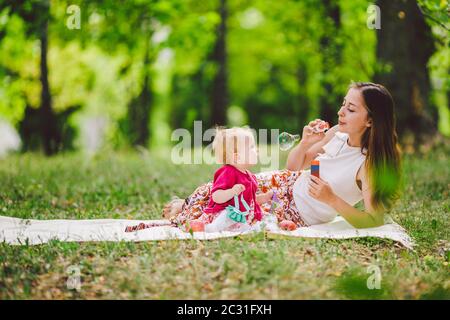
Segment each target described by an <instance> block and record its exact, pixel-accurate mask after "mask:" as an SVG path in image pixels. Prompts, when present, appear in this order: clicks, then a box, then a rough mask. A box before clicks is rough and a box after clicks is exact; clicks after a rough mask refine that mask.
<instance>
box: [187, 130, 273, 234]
mask: <svg viewBox="0 0 450 320" xmlns="http://www.w3.org/2000/svg"><path fill="white" fill-rule="evenodd" d="M212 146H213V150H214V155H215V158H216V161H217V162H218V163H221V164H223V166H222V167H221V168H219V169H218V170H217V171H216V173H215V174H214V180H213V185H212V188H211V191H210V192H211V198H210V200H209V203H208V205H207V206H206V208H204V210H203V214H202V215H201V216H200V217H199V218H198V219H196V220H193V221H190V222H188V224H189V226H188V228H189V227H190V228H191V229H192V230H193V231H205V232H218V231H245V230H247V229H248V228H249V225H251V224H253V223H254V222H256V221H261V219H262V211H261V207H260V206H259V205H260V204H262V203H264V202H267V201H269V200H270V199H271V198H272V195H273V193H272V192H271V191H270V192H267V193H264V194H259V195H256V191H257V189H258V184H257V181H256V177H255V175H254V174H252V173H251V172H249V171H248V169H249V168H250V167H252V166H254V165H255V164H257V162H258V153H257V150H256V144H255V139H254V137H253V134H252V132H251V131H250V129H246V128H231V129H217V131H216V136H215V138H214V141H213V145H212ZM228 206H233V207H234V206H236V208H239V210H240V212H241V213H244V215H245V219H244V221H242V222H237V221H236V220H234V219H231V218H230V211H229V210H227V207H228Z"/></svg>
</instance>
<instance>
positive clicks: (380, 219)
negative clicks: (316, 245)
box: [164, 83, 401, 228]
mask: <svg viewBox="0 0 450 320" xmlns="http://www.w3.org/2000/svg"><path fill="white" fill-rule="evenodd" d="M338 116H339V119H338V121H339V122H338V125H336V126H334V127H333V128H331V129H330V130H329V131H328V132H327V133H314V132H313V131H312V127H313V126H314V125H315V124H316V123H317V121H319V120H315V121H312V122H310V123H309V125H308V126H305V127H304V128H303V134H302V139H301V141H300V143H299V144H298V145H297V146H296V147H295V148H294V149H293V150H292V151H291V152H290V153H289V156H288V160H287V165H286V169H285V170H281V171H275V172H270V173H260V174H257V175H256V176H257V180H258V183H259V189H260V191H262V192H266V191H268V190H270V189H273V190H274V191H275V192H276V194H277V197H278V198H279V199H280V200H281V203H282V206H280V207H279V208H278V209H277V210H276V211H275V213H276V215H277V218H278V221H283V220H290V221H293V222H294V223H296V224H297V225H298V226H308V225H314V224H320V223H326V222H330V221H332V220H333V219H334V218H335V217H336V215H338V214H339V215H341V216H342V217H343V218H344V219H345V220H347V221H348V222H349V223H350V224H351V225H352V226H354V227H356V228H369V227H376V226H380V225H382V224H383V223H384V213H385V211H386V210H387V209H389V208H390V207H391V206H392V204H393V202H394V200H395V199H396V198H398V194H399V189H400V171H401V170H400V151H399V147H398V144H397V134H396V131H395V117H394V101H393V99H392V96H391V95H390V93H389V92H388V90H387V89H386V88H384V87H383V86H382V85H379V84H374V83H353V84H352V85H351V86H350V88H349V90H348V92H347V95H346V96H345V98H344V101H343V104H342V106H341V108H340V110H339V112H338ZM314 159H316V160H319V162H320V178H317V177H314V176H312V175H310V171H309V170H304V169H306V168H308V167H309V165H310V163H311V161H312V160H314ZM210 187H211V183H208V184H205V185H203V186H200V187H199V188H197V190H196V191H195V192H194V193H193V194H192V195H191V196H190V197H189V198H187V199H186V200H185V201H183V200H178V201H172V202H171V203H169V204H168V205H166V207H165V209H164V216H165V217H170V218H171V219H172V220H175V221H177V222H179V223H184V222H186V221H187V220H193V219H197V218H198V217H199V216H200V215H202V214H204V213H203V208H204V206H205V205H206V204H207V203H208V200H209V197H210V192H209V190H210ZM361 200H362V201H363V202H364V208H365V210H364V211H362V210H359V209H357V208H355V207H354V206H355V205H356V204H357V203H358V202H360V201H361ZM269 208H270V204H268V205H266V206H265V207H263V209H264V210H266V211H268V210H269Z"/></svg>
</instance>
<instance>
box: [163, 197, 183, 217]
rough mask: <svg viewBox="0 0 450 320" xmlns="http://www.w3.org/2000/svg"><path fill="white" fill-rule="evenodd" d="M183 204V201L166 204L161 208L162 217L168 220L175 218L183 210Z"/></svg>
mask: <svg viewBox="0 0 450 320" xmlns="http://www.w3.org/2000/svg"><path fill="white" fill-rule="evenodd" d="M183 203H184V200H183V199H174V200H172V201H170V202H169V203H167V204H166V205H165V206H164V208H163V217H164V218H166V219H169V218H172V217H174V216H176V215H177V214H178V213H180V212H181V210H182V209H183Z"/></svg>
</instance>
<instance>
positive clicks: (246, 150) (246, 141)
mask: <svg viewBox="0 0 450 320" xmlns="http://www.w3.org/2000/svg"><path fill="white" fill-rule="evenodd" d="M237 150H238V153H237V159H236V163H237V164H239V165H245V166H253V165H255V164H257V163H258V149H257V147H256V143H255V139H254V138H253V135H251V134H250V135H245V136H242V137H239V139H238V148H237Z"/></svg>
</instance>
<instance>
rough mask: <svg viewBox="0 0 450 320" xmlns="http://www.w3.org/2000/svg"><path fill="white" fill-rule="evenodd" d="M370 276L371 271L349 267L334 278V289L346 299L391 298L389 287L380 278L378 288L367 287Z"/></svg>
mask: <svg viewBox="0 0 450 320" xmlns="http://www.w3.org/2000/svg"><path fill="white" fill-rule="evenodd" d="M371 276H372V274H371V273H369V272H365V270H363V269H359V268H358V269H356V268H355V269H350V270H348V271H346V272H345V273H343V274H342V275H341V276H340V277H339V278H338V279H336V282H335V285H334V289H335V291H336V292H337V293H338V294H340V295H342V296H344V297H346V298H348V299H355V300H372V299H391V298H392V297H391V288H390V287H389V286H387V285H386V284H385V283H383V280H382V278H381V282H380V288H379V289H376V288H373V289H369V285H368V281H370V279H369V278H370V277H371Z"/></svg>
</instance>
